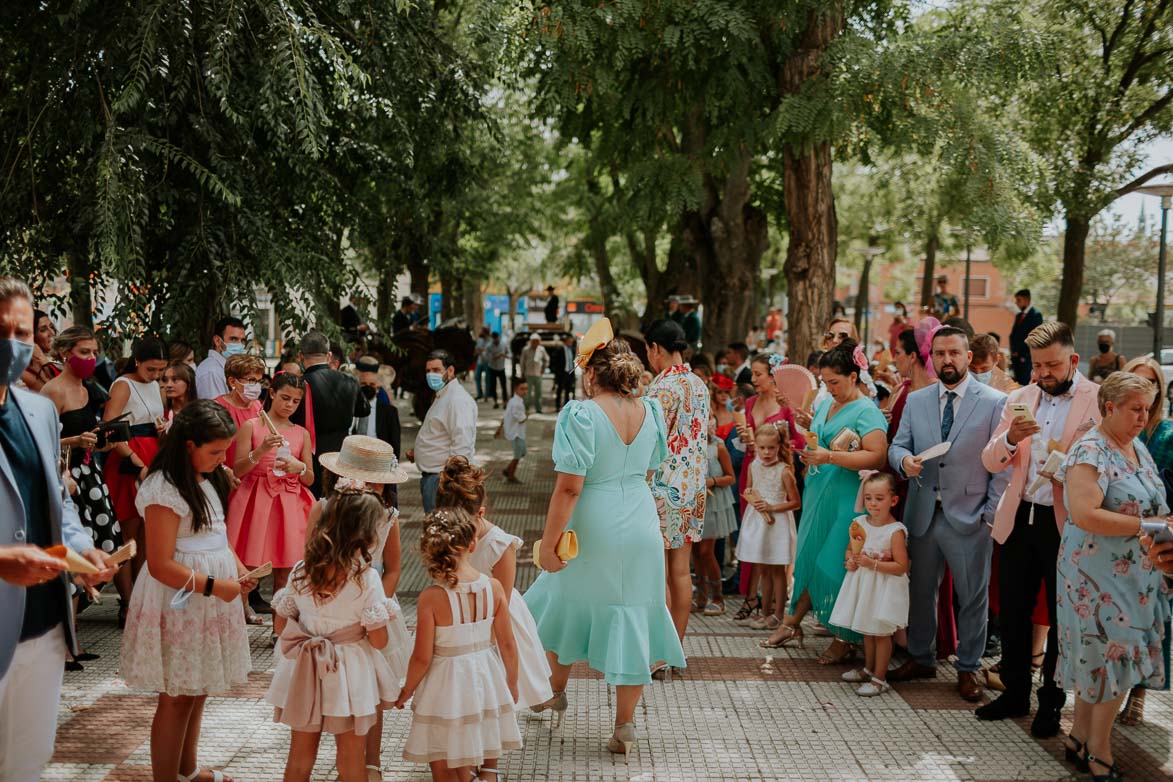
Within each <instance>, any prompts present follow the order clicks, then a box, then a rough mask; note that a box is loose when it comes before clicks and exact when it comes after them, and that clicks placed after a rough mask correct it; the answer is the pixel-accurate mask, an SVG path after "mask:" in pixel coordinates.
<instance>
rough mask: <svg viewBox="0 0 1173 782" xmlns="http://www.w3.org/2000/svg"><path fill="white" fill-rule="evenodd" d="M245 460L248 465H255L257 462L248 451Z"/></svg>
mask: <svg viewBox="0 0 1173 782" xmlns="http://www.w3.org/2000/svg"><path fill="white" fill-rule="evenodd" d="M245 458H246V459H248V463H249V464H256V463H257V460H256V459H255V458H254V457H253V452H252V451H249V452H248V453H247V454H245Z"/></svg>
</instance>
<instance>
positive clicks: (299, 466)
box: [228, 372, 314, 592]
mask: <svg viewBox="0 0 1173 782" xmlns="http://www.w3.org/2000/svg"><path fill="white" fill-rule="evenodd" d="M305 387H306V386H305V379H304V378H302V377H300V376H298V375H291V374H289V373H288V372H285V373H282V374H280V375H278V376H277V378H276V379H275V380H274V381H273V385H272V386H270V388H269V411H268V413H267V414H266V413H265V412H264V411H263V410H262V411H259V416H258V417H257V418H253V419H250V420H246V421H243V422H242V423H241V424H240V429H239V431H238V432H237V434H236V461H235V463H234V464H233V465H232V469H233V472H234V473H236V476H237V477H238V478H240V486H239V488H237V489H236V491H234V492H233V493H232V501H231V503H230V504H229V506H228V542H229V543H231V544H232V548H233V550H235V551H236V553H237V555H238V556H239V557H240V559H241V561H243V562H244V563H245V564H246V565H248V566H249V567H253V568H255V567H258V566H260V565H263V564H265V563H267V562H272V563H273V590H274V592H277V591H280V590H281V589H282V588H283V587H284V586H285V584H286V582H287V581H288V579H289V570H290V568H292V567H293V566H294V564H296V563H297V562H298V561H299V560H300V559H301V558H302V554H303V553H304V551H305V539H306V524H307V523H308V520H309V516H310V508H312V507H313V504H314V498H313V495H311V494H310V491H309V489H308V488H307V487H308V486H309V485H310V484H311V483H313V482H314V469H313V466H312V465H313V458H312V454H311V452H310V437H309V433H308V432H307V431H306V430H305V429H303V428H302V427H300V426H298V425H297V424H295V423H293V422H292V421H290V420H289V417H290V416H292V415H293V414H294V412H295V411H296V410H297V408H298V407H300V406H301V400H302V399H303V398H305Z"/></svg>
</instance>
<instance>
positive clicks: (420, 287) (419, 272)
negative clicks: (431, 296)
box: [407, 253, 428, 313]
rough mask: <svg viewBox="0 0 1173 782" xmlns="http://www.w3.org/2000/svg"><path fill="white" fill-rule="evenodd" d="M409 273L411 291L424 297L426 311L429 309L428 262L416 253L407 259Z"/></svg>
mask: <svg viewBox="0 0 1173 782" xmlns="http://www.w3.org/2000/svg"><path fill="white" fill-rule="evenodd" d="M407 273H408V274H410V275H411V292H412V293H415V294H418V295H420V296H422V297H423V300H424V312H425V313H426V312H427V311H428V263H427V261H425V260H424V259H422V258H420V257H418V256H416V255H415V254H414V253H412V254H411V255H410V257H409V258H408V260H407Z"/></svg>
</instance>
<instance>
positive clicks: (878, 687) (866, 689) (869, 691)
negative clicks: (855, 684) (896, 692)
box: [855, 676, 892, 698]
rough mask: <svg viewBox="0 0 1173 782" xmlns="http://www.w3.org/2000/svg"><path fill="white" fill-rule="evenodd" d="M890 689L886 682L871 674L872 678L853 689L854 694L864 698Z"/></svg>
mask: <svg viewBox="0 0 1173 782" xmlns="http://www.w3.org/2000/svg"><path fill="white" fill-rule="evenodd" d="M890 689H892V687H891V685H889V684H888V682H885V681H881V680H879V679H877V678H875V677H874V676H873V677H872V680H871V681H870V682H867V683H866V684H863V685H861V686H860V688H859V689H858V690H856V691H855V694H856V695H862V696H863V697H865V698H871V697H873V696H876V695H882V694H884V693H886V692H887V691H888V690H890Z"/></svg>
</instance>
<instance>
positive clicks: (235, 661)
mask: <svg viewBox="0 0 1173 782" xmlns="http://www.w3.org/2000/svg"><path fill="white" fill-rule="evenodd" d="M235 433H236V426H235V424H233V423H232V418H231V417H230V416H229V415H228V411H227V410H225V409H224V408H223V407H221V406H220V405H218V404H216V403H215V402H212V401H210V400H201V401H196V402H192V403H191V404H189V405H188V406H187V407H185V408H183V410H181V411H180V412H179V414H178V415H177V416H175V420H174V421H173V422H172V425H171V431H170V432H169V433H168V435H167V437H166V438H164V439H163V442H162V446H161V448H160V449H159V453H158V455H157V456H156V457H155V459H154V461H153V462H151V466H150V472H149V473H148V474H147V477H146V479H145V480H144V481H143V483H142V485H141V486H140V487H139V489H138V493H137V496H136V498H135V503H136V505H137V507H138V512H139V513H140V514H142V516H143V518H144V519H145V522H146V529H147V530H148V531H149V534H148V535H147V547H146V548H147V562H146V566H145V567H143V569H142V572H141V573H140V574H139V578H138V581H137V582H136V583H135V585H134V592H133V593H132V595H131V597H130V610H129V611H128V613H127V617H126V630H125V632H124V633H123V635H122V677H123V679H125V681H126V683H127V684H128V685H130V686H131V687H134V688H137V689H143V690H154V691H155V692H158V693H159V705H158V707H157V709H156V711H155V719H154V722H153V723H152V724H151V768H152V769H153V773H154V778H155V779H179V780H192V779H194V778H195V777H196V776H197V775H199V773H200V768H199V765H198V764H197V763H196V753H197V748H198V744H199V738H200V735H199V734H200V731H199V725H200V719H201V717H202V715H203V711H204V701H205V700H206V698H207V696H209V695H219V694H221V693H224V692H226V691H228V690H230V689H231V688H232V687H234V686H236V685H238V684H241V683H243V682H245V681H246V680H247V679H248V674H249V671H250V670H252V659H251V658H250V656H249V647H248V633H247V631H246V629H245V626H244V614H243V613H242V612H241V610H240V605H239V603H237V602H236V601H238V600H239V599H240V596H241V593H242V592H247V591H248V590H250V589H252V588H253V587H254V586H256V584H255V582H252V581H240V580H238V579H239V578H240V576H241V575H243V574H244V573H246V572H247V568H245V566H244V565H243V564H241V562H240V560H239V559H238V558H237V556H236V554H234V553H233V551H232V549H231V548H230V547H229V545H228V527H227V526H226V525H225V522H224V509H225V507H226V506H227V504H228V476H227V474H226V473H225V472H224V471H223V470H221V469H220V465H222V464H223V463H224V456H225V454H226V453H227V451H228V446H229V445H230V444H231V443H232V436H233V435H234V434H235ZM210 773H211V775H212V780H213V782H231V778H230V777H227V776H226V775H224V774H222V773H221V772H219V771H212V772H210Z"/></svg>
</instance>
